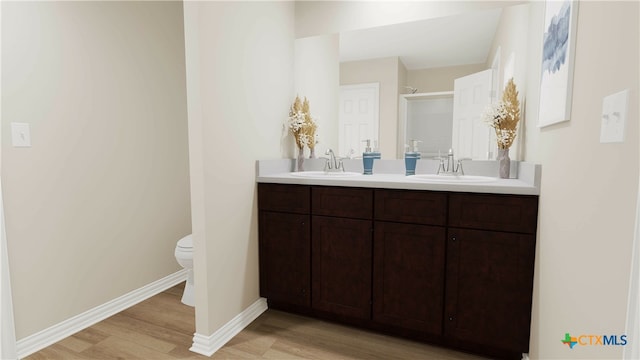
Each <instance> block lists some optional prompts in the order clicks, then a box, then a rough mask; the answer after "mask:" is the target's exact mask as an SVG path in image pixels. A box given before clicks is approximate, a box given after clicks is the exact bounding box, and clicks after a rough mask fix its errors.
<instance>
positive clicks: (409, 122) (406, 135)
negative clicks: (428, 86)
mask: <svg viewBox="0 0 640 360" xmlns="http://www.w3.org/2000/svg"><path fill="white" fill-rule="evenodd" d="M400 114H401V115H400V118H399V121H398V129H403V128H404V129H405V130H404V131H402V130H400V133H401V134H402V135H403V136H402V139H399V141H400V143H401V144H410V143H411V140H412V139H416V140H419V141H420V142H421V143H420V144H419V149H420V156H421V158H422V159H427V158H439V157H440V155H441V154H443V155H446V154H447V151H448V150H449V149H450V148H451V139H452V121H451V120H452V119H453V92H439V93H422V94H411V95H402V96H401V99H400ZM403 147H404V145H403ZM399 155H400V154H399Z"/></svg>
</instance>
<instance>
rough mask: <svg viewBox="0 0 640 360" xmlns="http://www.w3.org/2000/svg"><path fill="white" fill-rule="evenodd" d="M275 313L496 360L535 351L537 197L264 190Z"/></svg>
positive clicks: (265, 257) (265, 289)
mask: <svg viewBox="0 0 640 360" xmlns="http://www.w3.org/2000/svg"><path fill="white" fill-rule="evenodd" d="M258 192H259V195H258V197H259V210H260V286H261V295H262V296H264V297H266V298H267V299H268V301H269V304H270V306H273V307H277V308H280V309H284V310H293V311H298V312H304V313H307V314H310V315H316V316H321V317H329V318H331V319H334V320H339V321H346V322H349V323H353V324H358V325H361V326H366V327H370V328H372V329H378V330H384V331H387V332H391V333H395V334H398V335H402V336H411V337H413V338H418V339H423V340H425V341H430V342H435V343H439V344H443V345H446V346H449V347H454V348H460V349H465V350H469V351H473V352H477V353H482V354H485V355H490V356H492V357H495V358H519V354H520V353H523V352H527V351H528V347H529V328H530V319H531V299H532V288H533V269H534V254H535V239H536V236H535V233H536V228H537V210H538V197H537V196H523V195H501V194H475V193H457V192H436V191H421V190H393V189H366V188H353V187H334V186H302V185H280V184H259V185H258Z"/></svg>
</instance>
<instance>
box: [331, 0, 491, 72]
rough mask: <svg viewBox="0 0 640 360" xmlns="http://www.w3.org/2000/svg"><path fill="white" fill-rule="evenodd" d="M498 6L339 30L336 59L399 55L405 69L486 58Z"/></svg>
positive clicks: (451, 64)
mask: <svg viewBox="0 0 640 360" xmlns="http://www.w3.org/2000/svg"><path fill="white" fill-rule="evenodd" d="M501 13H502V9H501V8H497V9H491V10H484V11H477V12H471V13H467V14H461V15H456V16H449V17H442V18H435V19H428V20H423V21H415V22H408V23H401V24H396V25H389V26H382V27H376V28H370V29H363V30H354V31H347V32H343V33H340V61H341V62H344V61H355V60H365V59H373V58H382V57H390V56H399V57H400V60H401V61H402V63H403V64H404V65H405V67H406V68H407V70H416V69H426V68H433V67H442V66H454V65H467V64H479V63H484V62H486V61H487V58H488V55H489V48H490V46H491V42H492V41H493V37H494V35H495V32H496V28H497V27H498V22H499V20H500V14H501Z"/></svg>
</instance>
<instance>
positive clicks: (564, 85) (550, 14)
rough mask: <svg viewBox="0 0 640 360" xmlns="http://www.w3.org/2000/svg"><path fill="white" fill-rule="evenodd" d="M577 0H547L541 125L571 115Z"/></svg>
mask: <svg viewBox="0 0 640 360" xmlns="http://www.w3.org/2000/svg"><path fill="white" fill-rule="evenodd" d="M577 20H578V2H577V1H569V0H566V1H550V0H549V1H546V2H545V11H544V36H543V40H542V63H541V67H540V69H541V75H540V107H539V114H538V115H539V116H538V127H544V126H548V125H552V124H556V123H559V122H562V121H567V120H569V119H570V118H571V95H572V90H573V89H572V87H573V62H574V57H575V41H576V28H577Z"/></svg>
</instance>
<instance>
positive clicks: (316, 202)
mask: <svg viewBox="0 0 640 360" xmlns="http://www.w3.org/2000/svg"><path fill="white" fill-rule="evenodd" d="M311 213H312V214H314V215H325V216H338V217H346V218H355V219H371V218H372V216H373V190H370V189H361V188H344V187H343V188H340V187H331V186H314V187H313V188H312V189H311Z"/></svg>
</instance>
